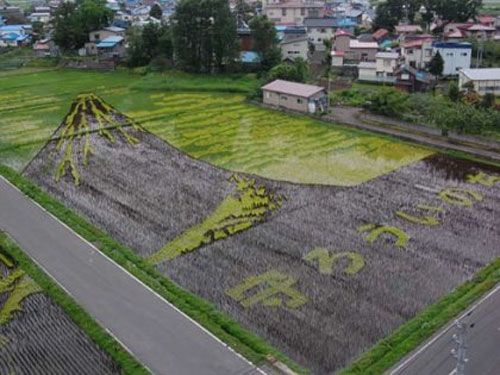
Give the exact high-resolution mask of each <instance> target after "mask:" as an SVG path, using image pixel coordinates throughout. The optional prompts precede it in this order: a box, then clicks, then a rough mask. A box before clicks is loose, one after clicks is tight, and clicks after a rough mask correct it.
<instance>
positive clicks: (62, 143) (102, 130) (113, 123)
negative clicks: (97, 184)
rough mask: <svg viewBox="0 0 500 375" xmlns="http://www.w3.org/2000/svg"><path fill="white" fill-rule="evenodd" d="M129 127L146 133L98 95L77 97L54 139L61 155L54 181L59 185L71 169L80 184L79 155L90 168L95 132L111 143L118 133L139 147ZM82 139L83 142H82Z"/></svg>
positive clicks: (74, 179) (75, 181) (76, 183)
mask: <svg viewBox="0 0 500 375" xmlns="http://www.w3.org/2000/svg"><path fill="white" fill-rule="evenodd" d="M126 126H132V127H133V129H135V130H138V131H143V130H144V129H143V128H142V126H141V125H139V124H137V123H136V122H134V121H133V120H132V119H131V118H130V117H128V116H126V115H124V114H121V113H119V112H118V111H117V110H116V109H114V108H113V107H112V106H111V105H109V104H108V103H106V102H105V101H104V100H102V99H101V98H99V97H98V96H96V95H95V94H81V95H78V97H77V98H76V99H75V100H74V101H73V103H72V105H71V108H70V111H69V113H68V114H67V115H66V117H65V118H64V120H63V123H62V124H61V127H60V131H59V133H57V134H56V136H55V137H54V139H53V140H55V141H57V144H56V148H55V149H56V152H58V153H62V157H61V159H60V161H59V163H58V164H57V166H56V169H55V174H54V177H55V180H56V181H59V180H60V179H61V178H62V177H64V176H65V175H66V171H67V170H68V169H69V171H70V173H71V176H72V178H73V181H74V183H75V185H79V184H80V174H79V172H78V169H77V164H78V158H77V156H76V153H77V152H78V151H80V152H81V154H82V163H83V165H84V166H87V165H88V158H89V156H90V155H91V154H92V147H91V143H90V142H91V134H93V133H95V132H97V133H98V134H99V136H101V137H103V138H105V139H106V140H107V141H108V142H110V143H114V142H115V141H116V138H115V135H114V134H113V133H114V132H115V131H116V132H119V133H120V134H121V135H122V136H123V137H124V138H125V140H126V142H127V143H129V144H130V145H136V144H137V143H139V140H138V139H137V138H135V137H134V136H133V135H131V134H130V133H129V132H127V130H125V129H124V127H126ZM82 137H83V138H84V140H83V142H82V141H81V140H82ZM78 146H80V150H78ZM63 150H64V151H63Z"/></svg>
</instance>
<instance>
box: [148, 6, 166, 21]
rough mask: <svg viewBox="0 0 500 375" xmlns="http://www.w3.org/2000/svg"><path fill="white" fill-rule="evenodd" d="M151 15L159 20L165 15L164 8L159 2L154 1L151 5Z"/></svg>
mask: <svg viewBox="0 0 500 375" xmlns="http://www.w3.org/2000/svg"><path fill="white" fill-rule="evenodd" d="M149 15H150V16H151V17H154V18H156V19H157V20H161V17H162V16H163V10H161V7H160V6H159V5H158V4H157V3H154V4H153V6H152V7H151V10H150V11H149Z"/></svg>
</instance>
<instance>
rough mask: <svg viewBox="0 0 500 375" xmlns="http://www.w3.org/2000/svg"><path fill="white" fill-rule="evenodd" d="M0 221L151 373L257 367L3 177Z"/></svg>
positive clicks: (190, 374)
mask: <svg viewBox="0 0 500 375" xmlns="http://www.w3.org/2000/svg"><path fill="white" fill-rule="evenodd" d="M0 228H1V229H2V230H4V231H6V232H7V233H8V234H9V235H10V236H11V237H12V238H13V239H14V240H15V241H16V242H17V243H18V244H19V245H20V246H21V247H22V248H23V249H24V251H25V252H26V253H27V254H28V255H29V256H30V257H31V258H32V259H33V260H34V261H35V262H36V263H38V264H39V265H40V266H41V267H42V268H43V269H44V270H45V271H46V272H47V273H48V274H49V275H50V276H51V277H52V278H53V279H55V280H56V281H57V282H58V283H59V284H60V285H61V286H62V287H63V288H64V289H65V290H66V291H67V292H68V293H69V294H70V295H71V296H73V298H74V299H75V300H76V302H77V303H79V304H80V305H81V306H82V307H83V308H85V309H86V310H87V311H88V312H89V313H90V314H91V315H92V316H93V317H94V318H95V319H96V320H97V321H98V322H99V323H100V324H101V325H102V326H103V327H104V328H106V329H107V330H108V331H109V332H110V333H111V334H112V335H113V336H114V337H116V338H117V339H118V340H119V341H120V342H121V343H122V344H123V345H124V346H125V347H126V348H127V349H128V350H129V351H130V352H132V353H133V354H134V355H135V356H136V357H137V358H138V359H139V360H140V361H141V362H143V363H144V364H145V365H146V366H147V367H148V368H149V369H150V370H151V371H152V372H153V373H156V374H169V375H177V374H178V375H183V374H186V375H196V374H204V375H212V374H213V375H224V374H258V373H260V372H259V370H258V369H256V368H255V367H254V366H253V365H251V364H250V363H249V362H247V361H246V360H245V359H243V358H242V357H241V356H239V355H237V354H236V353H235V352H233V351H232V350H231V349H230V348H228V347H227V346H226V345H225V344H223V343H222V342H220V341H219V340H218V339H216V338H215V337H213V336H212V335H211V334H210V333H208V332H207V331H205V330H204V329H203V328H202V327H200V326H199V325H197V324H196V323H195V322H194V321H192V320H191V319H190V318H188V317H187V316H185V315H184V314H182V313H181V312H179V311H178V310H177V309H176V308H175V307H173V306H172V305H171V304H169V303H168V302H167V301H166V300H165V299H163V298H162V297H160V296H159V295H157V294H156V293H154V292H153V291H152V290H150V289H149V288H148V287H147V286H145V285H144V284H142V283H141V282H140V281H139V280H137V279H136V278H134V277H133V276H132V275H131V274H129V273H128V272H127V271H125V270H124V269H123V268H121V267H120V266H119V265H117V264H116V263H114V262H113V261H112V260H110V259H109V258H107V257H106V256H105V255H103V254H102V253H101V252H100V251H98V250H97V249H96V248H94V247H93V246H92V245H90V244H89V243H88V242H86V241H85V240H83V239H82V238H80V237H79V236H78V235H77V234H75V233H74V232H73V231H72V230H70V229H69V228H67V227H66V226H64V225H63V224H62V223H61V222H59V221H58V220H56V219H55V218H54V217H52V216H51V215H50V214H48V213H47V212H45V211H44V210H42V209H41V208H40V207H39V206H37V205H36V204H35V203H33V202H32V201H31V200H30V199H28V198H27V197H26V196H24V195H23V194H22V193H21V192H20V191H18V190H17V189H15V188H14V187H13V186H12V185H11V184H10V183H8V182H7V181H6V180H4V179H3V178H0Z"/></svg>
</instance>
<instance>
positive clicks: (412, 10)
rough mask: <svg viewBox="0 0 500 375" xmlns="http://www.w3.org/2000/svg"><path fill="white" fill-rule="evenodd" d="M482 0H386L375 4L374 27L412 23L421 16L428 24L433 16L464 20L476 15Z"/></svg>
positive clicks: (450, 19) (391, 26) (389, 27)
mask: <svg viewBox="0 0 500 375" xmlns="http://www.w3.org/2000/svg"><path fill="white" fill-rule="evenodd" d="M481 5H482V0H386V1H385V2H383V3H380V4H379V5H378V6H377V12H376V18H375V27H376V28H380V27H385V28H388V29H393V28H394V26H396V25H397V24H398V23H399V22H400V21H403V20H405V19H408V21H409V22H411V23H414V22H416V20H417V19H418V18H419V17H421V19H422V21H423V22H424V23H425V24H430V23H431V22H432V21H433V20H434V17H438V18H440V19H442V20H447V21H456V22H465V21H467V20H468V19H469V18H474V17H476V16H477V14H478V11H479V9H480V7H481Z"/></svg>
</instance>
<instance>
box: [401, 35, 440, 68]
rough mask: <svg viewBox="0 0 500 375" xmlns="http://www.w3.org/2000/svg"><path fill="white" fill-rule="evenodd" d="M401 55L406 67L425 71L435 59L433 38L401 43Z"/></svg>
mask: <svg viewBox="0 0 500 375" xmlns="http://www.w3.org/2000/svg"><path fill="white" fill-rule="evenodd" d="M401 55H402V56H403V57H404V60H405V64H406V65H408V66H411V67H413V68H416V69H425V68H426V67H427V65H428V64H429V63H430V62H431V60H432V57H433V49H432V37H426V36H425V37H423V38H416V39H408V38H407V39H406V40H405V41H404V42H403V43H401Z"/></svg>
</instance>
